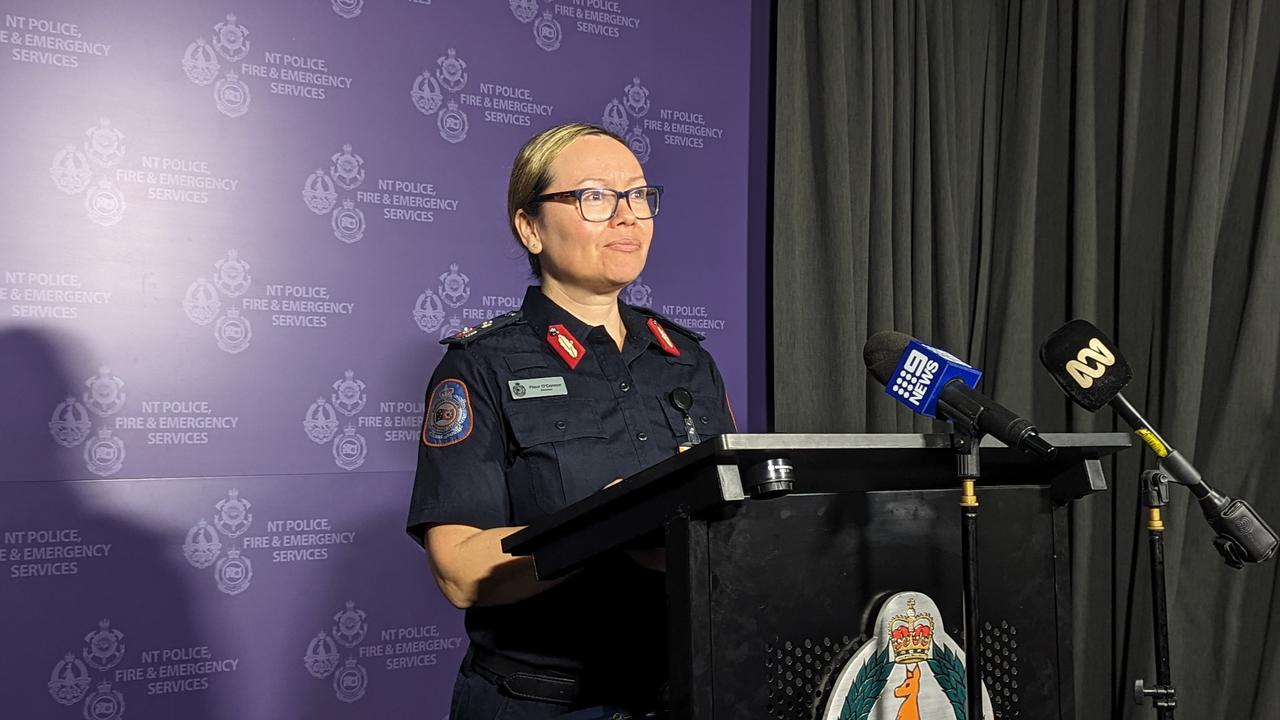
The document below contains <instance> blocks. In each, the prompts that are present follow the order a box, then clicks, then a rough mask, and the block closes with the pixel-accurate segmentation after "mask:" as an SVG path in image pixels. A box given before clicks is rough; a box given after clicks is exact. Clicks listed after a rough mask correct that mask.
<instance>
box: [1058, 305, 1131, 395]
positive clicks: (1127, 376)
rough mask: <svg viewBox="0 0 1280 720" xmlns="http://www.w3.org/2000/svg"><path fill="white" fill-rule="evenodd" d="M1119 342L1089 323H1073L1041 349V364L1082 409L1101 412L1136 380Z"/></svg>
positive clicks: (1078, 321) (1067, 325) (1080, 321)
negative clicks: (1117, 346) (1118, 348)
mask: <svg viewBox="0 0 1280 720" xmlns="http://www.w3.org/2000/svg"><path fill="white" fill-rule="evenodd" d="M1113 348H1115V343H1113V342H1111V338H1109V337H1107V336H1106V335H1104V334H1103V333H1102V331H1101V330H1099V329H1098V328H1096V327H1094V326H1093V325H1092V324H1090V323H1089V322H1088V321H1086V320H1072V321H1071V322H1069V323H1067V324H1066V325H1063V326H1062V327H1060V328H1058V329H1057V330H1054V331H1053V334H1051V335H1050V336H1049V337H1047V338H1045V341H1044V343H1043V344H1042V345H1041V346H1040V362H1041V363H1043V364H1044V367H1045V369H1046V370H1048V371H1049V374H1050V375H1052V376H1053V380H1054V382H1056V383H1058V387H1060V388H1062V392H1064V393H1066V394H1067V397H1070V398H1071V399H1072V400H1074V401H1075V402H1076V403H1077V404H1079V405H1080V406H1081V407H1083V408H1085V409H1086V410H1088V411H1089V412H1097V411H1098V410H1100V409H1102V406H1103V405H1106V404H1107V403H1109V402H1111V400H1112V399H1114V398H1115V397H1116V396H1117V395H1119V394H1120V391H1121V390H1123V389H1124V388H1125V386H1126V385H1128V384H1129V382H1130V381H1131V380H1133V368H1131V367H1129V363H1127V362H1125V359H1124V357H1122V356H1121V355H1120V353H1119V351H1117V350H1114V349H1113Z"/></svg>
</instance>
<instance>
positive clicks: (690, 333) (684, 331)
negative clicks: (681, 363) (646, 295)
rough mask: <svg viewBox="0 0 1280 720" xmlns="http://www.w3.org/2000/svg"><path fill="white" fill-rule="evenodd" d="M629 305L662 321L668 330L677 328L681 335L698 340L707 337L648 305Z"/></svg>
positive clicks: (642, 313) (700, 340)
mask: <svg viewBox="0 0 1280 720" xmlns="http://www.w3.org/2000/svg"><path fill="white" fill-rule="evenodd" d="M627 307H630V308H631V309H632V310H635V311H636V312H638V313H640V314H641V315H647V316H649V317H651V318H654V319H656V320H657V321H658V322H660V323H662V326H663V327H665V328H667V329H668V330H675V331H676V332H678V333H680V334H681V335H684V336H685V337H688V338H692V339H693V340H694V341H696V342H702V341H703V340H706V339H707V336H706V335H703V334H702V333H700V332H698V331H697V330H690V329H689V328H687V327H685V326H683V325H681V324H680V323H678V322H676V321H675V320H672V319H671V318H669V317H667V316H665V315H663V314H662V313H658V312H654V311H653V310H651V309H649V308H647V307H644V306H642V305H628V306H627Z"/></svg>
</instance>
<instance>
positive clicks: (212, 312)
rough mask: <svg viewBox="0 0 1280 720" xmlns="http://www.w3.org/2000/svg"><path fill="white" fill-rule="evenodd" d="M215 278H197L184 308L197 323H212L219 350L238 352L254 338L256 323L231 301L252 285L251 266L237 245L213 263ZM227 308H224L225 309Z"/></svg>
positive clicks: (245, 347) (185, 297) (231, 352)
mask: <svg viewBox="0 0 1280 720" xmlns="http://www.w3.org/2000/svg"><path fill="white" fill-rule="evenodd" d="M213 269H214V273H213V275H212V277H213V279H212V280H210V279H209V278H205V277H200V278H196V280H195V281H194V282H192V283H191V284H190V285H189V286H187V291H186V293H185V294H184V295H183V297H182V311H183V312H184V313H186V316H187V319H188V320H190V321H191V322H193V323H195V324H196V325H200V326H207V325H209V324H211V323H212V324H213V337H214V341H215V342H216V343H217V346H218V349H219V350H222V351H223V352H225V353H228V354H231V355H236V354H239V353H241V352H244V351H245V350H246V349H248V347H249V343H250V341H251V340H253V325H252V323H250V322H249V318H247V317H245V316H244V315H242V314H241V313H240V310H239V308H236V307H235V306H234V305H232V304H231V303H230V302H226V303H224V298H225V300H226V301H232V300H234V299H235V298H237V297H240V296H241V295H244V294H245V293H246V292H248V290H249V287H250V286H251V285H252V284H253V276H252V275H251V274H250V272H249V271H250V269H251V266H250V264H249V263H248V262H247V261H246V260H244V258H242V257H240V253H239V252H237V251H236V250H235V249H234V248H232V249H231V250H228V251H227V256H226V257H224V258H222V259H220V260H218V261H217V262H215V263H214V264H213ZM224 310H225V311H224Z"/></svg>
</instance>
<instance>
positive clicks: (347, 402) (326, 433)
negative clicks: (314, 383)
mask: <svg viewBox="0 0 1280 720" xmlns="http://www.w3.org/2000/svg"><path fill="white" fill-rule="evenodd" d="M330 388H331V389H332V390H333V392H331V393H330V394H329V397H328V399H326V398H325V397H324V396H323V395H321V396H319V397H317V398H316V400H315V402H313V403H311V405H310V406H308V407H307V412H306V414H305V415H304V416H303V419H302V430H303V432H304V433H306V436H307V439H308V440H310V441H311V442H313V443H315V444H317V445H324V444H326V443H327V444H329V449H330V454H331V455H332V456H333V462H334V464H335V465H337V466H338V467H340V468H342V469H343V470H355V469H357V468H359V467H360V466H361V465H364V461H365V458H366V457H367V456H368V454H369V445H368V443H367V442H366V441H365V438H364V436H363V435H361V434H360V433H359V432H358V431H357V430H356V426H355V425H351V424H348V425H347V426H346V427H345V428H343V430H342V432H341V433H339V432H338V428H339V426H340V423H341V418H342V417H345V418H347V419H348V421H349V422H350V421H354V422H357V423H358V422H359V419H358V416H359V415H360V413H361V412H363V411H364V409H365V405H366V403H367V402H368V400H369V394H368V392H367V385H366V384H365V382H364V381H363V380H361V379H360V378H358V377H356V373H355V371H354V370H352V369H350V368H348V369H347V370H346V371H344V372H343V373H342V377H340V378H338V379H337V380H335V381H334V382H333V383H332V384H331V385H330ZM340 416H341V417H340Z"/></svg>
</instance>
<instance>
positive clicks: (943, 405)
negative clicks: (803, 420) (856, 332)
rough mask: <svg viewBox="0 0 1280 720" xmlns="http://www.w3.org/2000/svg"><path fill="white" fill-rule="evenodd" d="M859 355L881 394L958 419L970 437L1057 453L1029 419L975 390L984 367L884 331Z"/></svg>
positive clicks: (1046, 455) (1041, 454)
mask: <svg viewBox="0 0 1280 720" xmlns="http://www.w3.org/2000/svg"><path fill="white" fill-rule="evenodd" d="M862 358H863V361H864V362H865V363H866V365H867V371H868V372H870V373H871V376H872V377H874V378H875V379H876V380H877V381H879V382H880V383H881V384H882V385H884V387H885V393H887V394H888V395H889V396H890V397H892V398H893V399H894V400H897V401H898V402H899V403H901V404H903V405H905V406H906V407H907V408H909V409H911V410H912V411H913V412H916V413H919V414H921V415H924V416H926V417H932V418H941V419H943V420H947V421H950V422H952V423H956V424H958V425H961V426H962V427H963V429H964V430H966V431H967V432H969V433H970V434H971V435H974V436H977V435H983V434H985V435H990V436H992V437H994V438H996V439H997V440H999V441H1000V442H1002V443H1004V444H1005V445H1008V446H1009V447H1014V448H1018V449H1019V450H1022V451H1023V452H1026V453H1030V454H1033V455H1036V456H1039V457H1041V458H1044V459H1046V460H1048V459H1051V458H1053V457H1054V455H1055V454H1056V453H1057V449H1056V448H1055V447H1053V446H1052V445H1050V444H1049V443H1048V442H1046V441H1045V440H1044V439H1043V438H1041V437H1040V435H1039V433H1037V432H1036V427H1035V425H1033V424H1031V422H1030V421H1028V420H1027V419H1025V418H1023V417H1020V416H1019V415H1017V414H1016V413H1014V412H1012V411H1010V410H1009V409H1007V408H1005V407H1003V406H1001V405H1000V404H998V403H997V402H995V401H994V400H992V399H991V398H989V397H987V396H986V395H983V394H982V393H980V392H978V391H977V390H974V389H973V388H974V386H976V385H977V384H978V380H979V379H980V378H981V377H982V371H981V370H978V369H977V368H975V367H973V366H971V365H969V364H967V363H965V362H964V361H962V360H960V359H959V358H957V357H956V356H954V355H952V354H951V353H948V352H946V351H945V350H940V349H938V348H935V347H930V346H929V345H926V344H924V343H922V342H920V341H919V340H916V339H915V338H912V337H909V336H907V335H904V334H902V333H900V332H894V331H891V330H886V331H883V332H878V333H876V334H875V335H872V336H871V337H869V338H867V343H866V345H864V346H863V348H862Z"/></svg>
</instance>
